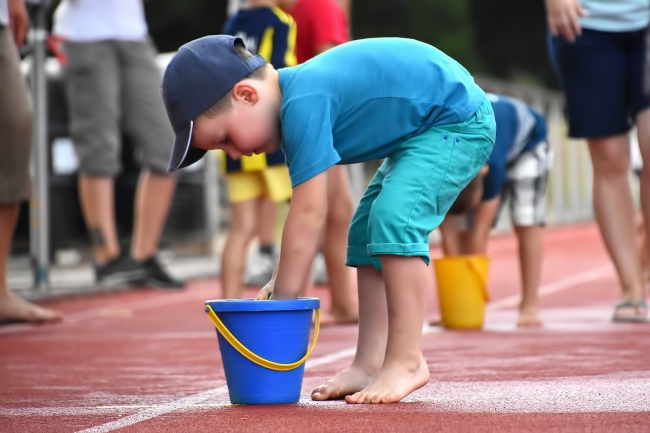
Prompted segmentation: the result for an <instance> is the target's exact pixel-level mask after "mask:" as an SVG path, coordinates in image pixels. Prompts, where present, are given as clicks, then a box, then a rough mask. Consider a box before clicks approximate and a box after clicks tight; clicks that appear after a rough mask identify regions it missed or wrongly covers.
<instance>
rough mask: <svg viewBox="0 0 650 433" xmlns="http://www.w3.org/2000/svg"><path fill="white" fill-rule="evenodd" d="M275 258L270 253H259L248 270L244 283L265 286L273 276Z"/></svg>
mask: <svg viewBox="0 0 650 433" xmlns="http://www.w3.org/2000/svg"><path fill="white" fill-rule="evenodd" d="M275 262H276V260H275V258H274V257H273V256H271V255H269V254H257V256H256V257H255V259H254V260H253V261H252V262H251V264H250V266H249V267H248V269H247V270H246V276H245V277H244V284H245V285H247V286H264V285H265V284H266V283H268V282H269V281H271V278H273V271H274V269H275Z"/></svg>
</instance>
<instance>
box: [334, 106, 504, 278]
mask: <svg viewBox="0 0 650 433" xmlns="http://www.w3.org/2000/svg"><path fill="white" fill-rule="evenodd" d="M495 135H496V122H495V120H494V112H493V111H492V104H490V102H489V101H488V99H487V98H485V101H484V102H483V104H481V106H480V107H479V109H478V110H476V113H474V115H472V117H471V118H470V119H468V120H467V121H465V122H463V123H457V124H452V125H444V126H436V127H433V128H431V129H429V130H428V131H426V132H424V133H422V134H420V135H418V136H415V137H413V138H411V139H409V140H406V141H405V142H403V143H402V144H400V145H399V146H398V147H397V149H395V151H394V152H393V153H392V154H391V155H390V156H389V157H388V158H386V159H385V160H384V162H383V163H382V165H381V167H379V170H378V171H377V174H375V177H374V178H373V179H372V181H371V182H370V185H368V188H367V189H366V192H365V193H364V195H363V198H362V199H361V202H360V203H359V206H358V207H357V210H356V212H355V214H354V217H353V218H352V223H351V224H350V231H349V233H348V253H347V260H346V264H347V265H348V266H353V267H357V266H374V267H375V268H377V269H381V264H380V262H379V259H378V257H377V256H380V255H397V256H407V257H411V256H418V257H422V259H423V260H424V262H425V263H426V264H427V265H428V264H429V260H430V258H429V234H430V233H431V232H432V231H433V230H435V229H436V228H437V227H438V226H439V225H440V223H441V222H442V220H443V219H444V218H445V215H446V214H447V211H449V208H450V207H451V205H452V204H453V203H454V201H456V198H457V197H458V194H459V193H460V192H461V191H462V190H463V188H465V186H467V184H468V183H469V182H470V181H471V180H472V179H473V178H474V177H475V176H476V175H477V174H478V171H479V170H480V169H481V167H483V165H484V164H485V163H486V162H487V159H488V157H489V156H490V152H491V151H492V147H493V146H494V139H495Z"/></svg>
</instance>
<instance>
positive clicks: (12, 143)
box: [0, 27, 32, 204]
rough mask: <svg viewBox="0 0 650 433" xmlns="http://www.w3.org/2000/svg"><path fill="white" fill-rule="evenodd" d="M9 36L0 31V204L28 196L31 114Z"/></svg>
mask: <svg viewBox="0 0 650 433" xmlns="http://www.w3.org/2000/svg"><path fill="white" fill-rule="evenodd" d="M18 59H19V57H18V52H17V50H16V45H15V43H14V38H13V36H12V35H11V32H10V31H9V30H8V29H7V28H6V27H0V83H1V86H2V88H1V89H0V204H11V203H17V202H20V201H23V200H26V199H28V198H29V196H30V192H31V185H30V178H29V155H30V150H31V146H32V113H31V109H30V105H29V104H30V103H29V98H28V95H27V88H26V86H25V81H24V80H23V77H22V75H21V73H20V66H19V63H18Z"/></svg>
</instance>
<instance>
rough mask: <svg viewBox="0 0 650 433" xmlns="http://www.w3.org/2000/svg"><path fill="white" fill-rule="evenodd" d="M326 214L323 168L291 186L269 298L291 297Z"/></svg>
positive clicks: (308, 262)
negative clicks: (289, 202) (316, 173)
mask: <svg viewBox="0 0 650 433" xmlns="http://www.w3.org/2000/svg"><path fill="white" fill-rule="evenodd" d="M326 213H327V171H324V172H322V173H320V174H318V175H316V176H315V177H313V178H311V179H309V180H307V181H306V182H303V183H301V184H300V185H298V186H296V187H295V188H294V189H293V194H292V197H291V205H290V207H289V214H288V215H287V219H286V222H285V224H284V230H283V232H282V245H281V249H280V261H279V263H278V266H277V268H276V273H275V274H274V281H273V282H272V284H273V289H272V290H273V296H272V297H273V299H294V298H296V296H297V295H298V292H300V289H301V287H302V285H303V283H304V281H305V279H306V277H307V274H308V273H309V272H310V271H311V265H312V261H313V260H314V256H315V255H316V250H317V248H318V240H319V238H320V234H321V231H322V229H323V224H324V223H325V214H326Z"/></svg>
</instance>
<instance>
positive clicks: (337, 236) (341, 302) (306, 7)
mask: <svg viewBox="0 0 650 433" xmlns="http://www.w3.org/2000/svg"><path fill="white" fill-rule="evenodd" d="M290 13H291V15H292V16H293V17H294V19H295V20H296V25H297V27H298V38H297V41H296V55H297V58H298V63H304V62H306V61H307V60H309V59H311V58H312V57H314V56H317V55H318V54H320V53H323V52H325V51H327V50H329V49H331V48H334V47H335V46H337V45H340V44H343V43H345V42H348V41H349V40H350V34H349V27H348V19H347V17H346V15H345V12H344V10H343V8H342V7H341V5H340V4H339V3H337V2H336V1H335V0H298V1H297V2H296V4H295V6H294V7H293V8H292V9H290ZM327 182H328V184H327V191H328V192H327V216H326V223H325V231H324V234H323V248H322V252H323V256H324V258H325V266H326V270H327V280H326V281H327V284H328V287H329V289H330V292H331V294H332V309H331V312H330V314H329V315H323V316H322V318H321V322H322V323H323V324H324V325H328V324H333V323H355V322H357V321H358V319H359V311H358V310H359V307H358V302H357V296H356V293H355V291H354V286H353V281H354V272H356V271H355V270H354V269H352V268H349V267H347V266H346V265H345V258H346V252H347V245H348V239H347V237H348V228H349V226H350V221H351V220H352V214H353V211H354V204H353V201H352V200H353V199H352V189H351V186H350V178H349V175H348V169H347V167H346V166H343V165H340V166H337V165H335V166H333V167H331V168H330V169H328V173H327ZM316 276H317V277H318V275H316ZM318 280H320V281H318ZM323 280H324V278H322V277H321V278H319V279H317V281H318V282H325V281H323Z"/></svg>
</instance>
